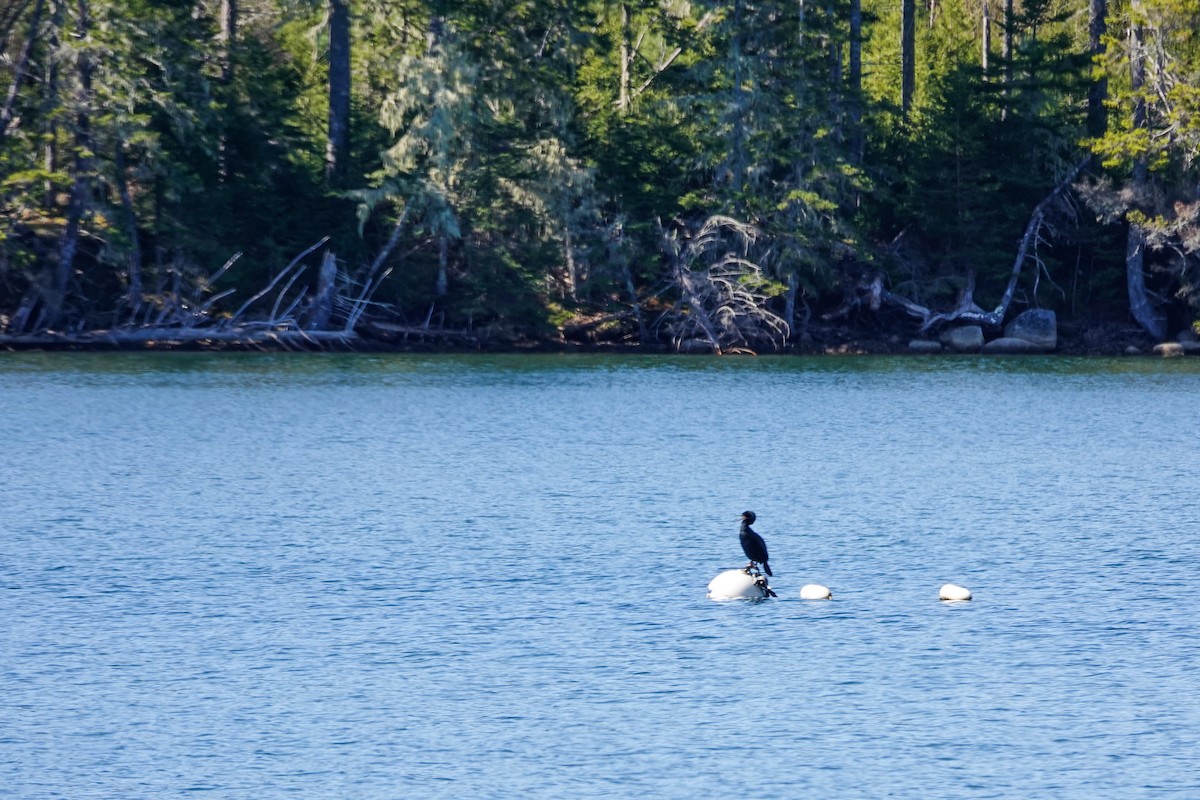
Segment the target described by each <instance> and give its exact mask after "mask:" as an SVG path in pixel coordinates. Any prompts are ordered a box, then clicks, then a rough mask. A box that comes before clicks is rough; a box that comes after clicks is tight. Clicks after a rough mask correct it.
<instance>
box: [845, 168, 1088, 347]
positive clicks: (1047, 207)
mask: <svg viewBox="0 0 1200 800" xmlns="http://www.w3.org/2000/svg"><path fill="white" fill-rule="evenodd" d="M1090 161H1091V157H1090V156H1089V157H1088V158H1085V159H1083V160H1082V161H1080V162H1079V163H1077V164H1076V165H1075V166H1074V167H1072V168H1071V169H1070V170H1069V171H1068V173H1067V175H1066V176H1065V177H1063V178H1062V179H1061V180H1060V181H1059V182H1058V183H1057V184H1055V186H1054V188H1053V189H1051V190H1050V192H1049V193H1048V194H1047V195H1046V196H1045V197H1043V198H1042V199H1041V201H1040V202H1039V203H1038V204H1037V205H1036V206H1034V207H1033V211H1032V213H1030V215H1029V222H1028V224H1026V226H1025V232H1024V234H1023V235H1022V236H1021V240H1020V242H1018V244H1017V255H1016V257H1015V258H1014V259H1013V265H1012V270H1011V271H1010V272H1009V276H1008V284H1007V285H1006V286H1005V289H1004V294H1003V295H1002V296H1001V298H1000V302H999V303H998V304H997V305H996V307H995V308H994V309H992V310H991V311H985V310H984V309H983V308H981V307H980V306H978V305H977V304H976V302H975V274H974V272H972V273H970V274H969V275H968V276H967V282H966V286H965V287H964V288H963V290H962V292H960V293H959V297H958V302H957V303H956V304H955V306H954V308H953V309H951V310H949V311H940V312H938V311H934V310H933V309H930V308H928V307H926V306H924V305H921V304H920V303H917V302H916V301H913V300H910V299H909V298H907V297H903V296H901V295H898V294H896V293H894V292H891V291H889V290H888V289H886V288H885V287H884V285H883V275H882V274H881V273H879V272H876V271H871V272H869V273H863V274H861V275H860V276H858V277H857V278H856V286H855V288H854V291H852V292H850V293H849V294H848V300H847V302H846V303H845V304H844V305H843V307H842V309H839V311H838V312H835V314H833V315H831V316H839V315H844V314H845V313H846V312H847V311H848V310H849V307H850V306H854V305H862V304H866V305H867V306H868V307H869V308H871V309H872V310H878V309H879V308H880V306H881V305H883V304H887V305H891V306H895V307H897V308H899V309H901V310H903V311H904V312H905V313H907V314H909V315H910V316H912V317H914V318H916V319H917V320H919V321H920V331H921V332H922V333H924V332H926V331H928V330H930V329H931V328H934V327H936V326H939V325H945V324H947V323H951V322H958V323H965V324H969V325H979V326H981V327H984V328H988V329H990V330H995V329H997V328H999V327H1000V326H1001V325H1003V324H1004V317H1005V315H1006V314H1007V313H1008V307H1009V305H1010V304H1011V303H1012V299H1013V296H1014V294H1015V293H1016V290H1017V283H1018V281H1019V280H1020V277H1021V273H1022V271H1023V270H1024V269H1025V266H1026V264H1027V263H1028V262H1029V261H1031V260H1032V261H1034V262H1035V264H1037V268H1038V270H1039V273H1040V270H1041V269H1042V265H1041V261H1040V259H1038V257H1037V247H1038V245H1039V244H1040V243H1042V242H1044V241H1045V240H1046V238H1045V237H1046V235H1047V234H1048V233H1051V232H1052V231H1051V221H1050V220H1051V216H1052V213H1053V212H1054V211H1056V210H1061V209H1064V208H1066V207H1068V206H1069V203H1068V198H1069V196H1070V190H1071V187H1072V185H1073V184H1074V183H1075V179H1076V178H1078V177H1079V174H1080V173H1081V172H1082V171H1083V170H1084V168H1086V167H1087V165H1088V163H1089V162H1090Z"/></svg>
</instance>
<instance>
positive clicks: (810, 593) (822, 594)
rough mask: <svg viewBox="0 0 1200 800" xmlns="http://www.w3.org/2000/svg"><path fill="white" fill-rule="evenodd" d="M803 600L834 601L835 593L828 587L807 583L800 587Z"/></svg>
mask: <svg viewBox="0 0 1200 800" xmlns="http://www.w3.org/2000/svg"><path fill="white" fill-rule="evenodd" d="M800 599H801V600H832V599H833V592H831V591H829V587H828V586H822V585H821V584H819V583H806V584H805V585H803V586H801V587H800Z"/></svg>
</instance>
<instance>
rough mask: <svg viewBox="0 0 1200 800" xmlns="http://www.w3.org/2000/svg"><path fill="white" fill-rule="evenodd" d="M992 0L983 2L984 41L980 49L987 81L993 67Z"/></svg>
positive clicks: (984, 76) (982, 35) (981, 26)
mask: <svg viewBox="0 0 1200 800" xmlns="http://www.w3.org/2000/svg"><path fill="white" fill-rule="evenodd" d="M990 6H991V2H990V0H983V20H982V22H981V23H980V31H979V33H980V37H979V38H980V39H982V40H983V43H982V45H981V46H980V48H979V66H980V69H982V70H983V78H984V80H987V77H988V69H989V68H990V67H991V63H990V61H991V55H992V11H991V8H990Z"/></svg>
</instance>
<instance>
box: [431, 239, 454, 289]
mask: <svg viewBox="0 0 1200 800" xmlns="http://www.w3.org/2000/svg"><path fill="white" fill-rule="evenodd" d="M449 261H450V240H449V237H447V236H446V234H445V233H441V234H438V272H437V285H436V286H435V287H434V293H435V294H437V296H438V297H443V296H445V294H446V292H447V291H448V290H449V288H450V287H449V281H448V278H447V275H446V267H447V264H448V263H449Z"/></svg>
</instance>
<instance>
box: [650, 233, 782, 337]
mask: <svg viewBox="0 0 1200 800" xmlns="http://www.w3.org/2000/svg"><path fill="white" fill-rule="evenodd" d="M757 235H758V231H757V230H756V229H755V228H754V227H752V226H750V225H746V224H744V223H741V222H738V221H737V220H735V219H732V218H730V217H725V216H720V215H715V216H711V217H709V218H708V219H706V220H705V221H704V222H703V223H702V224H701V225H700V226H699V228H698V229H695V230H691V229H689V228H688V227H686V226H678V227H675V228H673V229H671V230H670V231H666V230H664V231H663V233H662V247H663V252H664V253H665V255H666V257H667V262H668V267H669V275H668V280H669V281H670V282H671V283H672V284H673V286H674V288H675V289H676V291H677V293H678V296H679V300H678V302H677V303H675V304H674V305H672V306H671V307H670V308H669V309H668V310H667V312H666V313H665V314H664V315H663V316H662V317H661V318H660V322H665V323H666V324H667V326H668V330H669V332H670V334H671V339H672V342H673V344H674V346H675V349H676V350H683V349H693V348H694V347H695V346H696V344H697V343H699V346H700V347H702V348H704V349H707V350H710V351H711V352H713V353H715V354H717V355H721V354H722V353H737V352H753V348H755V347H761V346H762V345H764V344H766V345H768V346H771V347H774V348H779V347H781V346H782V345H783V344H784V342H786V341H787V337H788V334H789V328H788V324H787V322H785V321H784V320H783V318H782V317H779V316H778V315H776V314H774V313H772V312H771V311H769V310H768V309H767V307H766V301H767V296H766V295H765V294H764V293H763V291H762V289H763V287H764V286H765V284H766V280H765V279H764V278H763V275H762V270H761V268H760V267H759V266H758V264H756V263H755V262H754V261H752V260H750V259H749V258H748V254H749V248H750V245H752V244H753V243H754V241H755V239H756V237H757Z"/></svg>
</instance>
